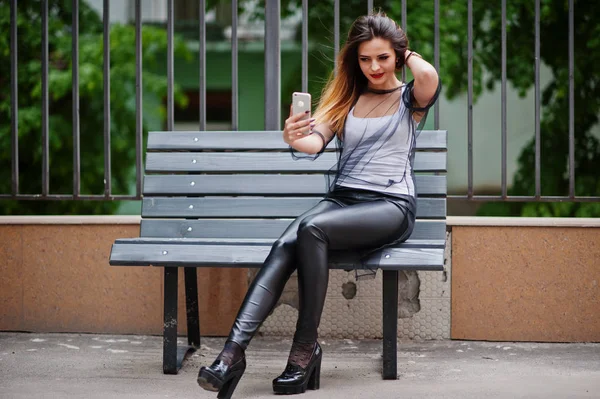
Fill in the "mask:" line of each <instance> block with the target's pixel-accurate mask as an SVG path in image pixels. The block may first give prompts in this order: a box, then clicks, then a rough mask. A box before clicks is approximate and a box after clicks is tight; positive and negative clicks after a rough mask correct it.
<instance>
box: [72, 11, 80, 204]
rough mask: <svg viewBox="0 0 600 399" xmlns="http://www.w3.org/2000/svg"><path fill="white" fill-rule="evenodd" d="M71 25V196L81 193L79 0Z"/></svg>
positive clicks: (73, 12)
mask: <svg viewBox="0 0 600 399" xmlns="http://www.w3.org/2000/svg"><path fill="white" fill-rule="evenodd" d="M72 8H73V9H72V10H71V12H72V16H71V17H72V27H71V47H72V48H71V57H72V61H71V64H72V72H73V73H72V76H71V78H72V89H73V111H72V113H73V196H74V197H75V198H77V197H78V196H79V194H80V193H81V184H80V176H81V154H80V147H81V146H80V144H79V135H80V132H79V0H73V7H72Z"/></svg>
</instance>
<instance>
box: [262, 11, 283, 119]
mask: <svg viewBox="0 0 600 399" xmlns="http://www.w3.org/2000/svg"><path fill="white" fill-rule="evenodd" d="M280 15H281V0H272V1H268V2H266V3H265V129H266V130H279V129H280V123H279V121H280V114H281V109H280V108H281V68H280V67H281V51H280V43H279V30H280V18H279V17H280Z"/></svg>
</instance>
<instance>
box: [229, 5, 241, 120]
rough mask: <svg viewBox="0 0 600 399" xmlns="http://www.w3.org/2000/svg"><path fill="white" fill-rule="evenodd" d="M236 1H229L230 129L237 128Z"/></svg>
mask: <svg viewBox="0 0 600 399" xmlns="http://www.w3.org/2000/svg"><path fill="white" fill-rule="evenodd" d="M237 28H238V2H237V0H232V1H231V97H232V98H231V130H238V94H239V93H238V92H239V90H238V37H237Z"/></svg>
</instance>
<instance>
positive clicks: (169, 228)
mask: <svg viewBox="0 0 600 399" xmlns="http://www.w3.org/2000/svg"><path fill="white" fill-rule="evenodd" d="M291 222H292V219H203V220H202V219H201V220H162V219H143V220H142V223H141V228H140V236H141V237H161V238H163V237H164V238H179V237H181V238H272V239H276V238H278V237H279V236H281V234H282V233H283V232H284V230H285V229H286V228H287V227H288V226H289V224H290V223H291ZM410 238H411V239H413V240H444V239H445V238H446V223H445V221H435V222H434V221H422V220H417V222H416V224H415V228H414V230H413V232H412V234H411V236H410Z"/></svg>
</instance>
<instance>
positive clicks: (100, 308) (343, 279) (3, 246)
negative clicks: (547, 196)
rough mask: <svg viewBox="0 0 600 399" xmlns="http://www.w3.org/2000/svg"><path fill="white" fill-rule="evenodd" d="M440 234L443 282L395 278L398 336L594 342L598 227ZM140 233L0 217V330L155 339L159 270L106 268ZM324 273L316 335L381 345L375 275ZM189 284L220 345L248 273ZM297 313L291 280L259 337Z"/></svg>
mask: <svg viewBox="0 0 600 399" xmlns="http://www.w3.org/2000/svg"><path fill="white" fill-rule="evenodd" d="M448 223H449V227H450V228H451V233H449V235H448V239H449V245H448V250H447V265H446V271H445V272H420V273H418V274H417V273H407V274H402V280H404V281H403V282H402V283H401V287H400V292H401V298H400V309H401V312H400V315H399V316H400V319H399V336H400V337H402V338H413V339H446V338H454V339H476V340H501V341H506V340H508V341H510V340H516V341H561V342H563V341H564V342H570V341H594V342H600V313H599V312H598V309H599V305H600V287H599V283H600V248H599V246H598V244H597V243H598V242H600V220H594V219H591V220H590V219H587V220H585V219H583V220H582V219H567V220H557V219H534V220H529V219H523V218H515V219H512V218H505V219H486V218H449V219H448ZM511 224H514V225H511ZM138 231H139V217H125V218H124V217H110V216H101V217H4V218H0V276H2V280H1V283H0V331H36V332H94V333H124V334H161V333H162V269H160V268H150V267H138V268H136V267H110V266H109V265H108V256H109V253H110V246H111V244H112V243H113V241H114V240H115V239H117V238H124V237H136V236H138ZM331 273H332V274H331V278H330V285H329V292H328V296H327V301H326V304H325V310H324V314H323V319H322V323H321V329H320V334H321V336H322V337H345V338H363V337H371V338H376V337H380V336H381V274H380V273H379V274H378V275H377V277H376V278H375V279H374V280H366V281H364V280H361V281H358V282H356V281H355V279H354V275H353V273H347V272H344V271H332V272H331ZM181 274H182V273H181ZM198 283H199V291H200V304H201V310H200V311H201V316H200V317H201V330H202V331H201V332H202V334H203V335H221V336H222V335H226V334H227V332H228V329H229V328H230V326H231V323H232V321H233V318H234V317H235V313H236V311H237V309H238V307H239V304H240V303H241V301H242V299H243V295H244V293H245V291H246V288H247V284H248V270H246V269H216V268H206V269H198ZM180 284H181V285H180V287H183V279H182V278H181V276H180ZM180 291H183V290H180ZM183 300H184V298H183V293H182V292H181V293H180V309H179V320H180V325H179V331H180V333H182V334H183V333H184V332H185V321H184V320H185V318H184V317H185V310H184V307H183V304H184V301H183ZM296 308H297V288H296V284H295V280H294V279H292V280H290V283H289V284H288V287H287V288H286V291H285V293H284V295H283V296H282V298H281V301H280V304H279V306H277V308H276V309H275V310H274V312H273V314H272V315H271V316H270V317H269V318H268V319H267V321H266V322H265V324H264V325H263V328H262V329H261V332H262V333H263V334H268V335H281V334H285V335H291V334H292V332H293V328H294V325H295V320H296V314H297V311H296Z"/></svg>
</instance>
